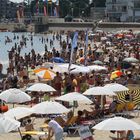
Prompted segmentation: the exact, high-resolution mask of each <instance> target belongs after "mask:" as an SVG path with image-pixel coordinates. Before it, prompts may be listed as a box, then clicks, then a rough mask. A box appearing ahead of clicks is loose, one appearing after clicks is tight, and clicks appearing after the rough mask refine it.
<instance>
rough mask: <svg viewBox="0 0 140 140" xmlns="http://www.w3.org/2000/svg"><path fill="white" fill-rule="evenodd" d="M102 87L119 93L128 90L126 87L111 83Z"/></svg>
mask: <svg viewBox="0 0 140 140" xmlns="http://www.w3.org/2000/svg"><path fill="white" fill-rule="evenodd" d="M104 87H106V88H108V89H110V90H112V91H114V92H120V91H126V90H129V89H128V88H127V87H125V86H123V85H121V84H118V83H111V84H106V85H105V86H104Z"/></svg>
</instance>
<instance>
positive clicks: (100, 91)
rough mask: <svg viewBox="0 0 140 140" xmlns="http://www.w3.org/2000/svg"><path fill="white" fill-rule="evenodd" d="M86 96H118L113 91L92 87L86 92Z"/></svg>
mask: <svg viewBox="0 0 140 140" xmlns="http://www.w3.org/2000/svg"><path fill="white" fill-rule="evenodd" d="M83 94H84V95H110V96H112V95H116V94H115V93H114V92H113V91H112V90H110V89H109V88H106V87H92V88H89V89H88V90H86V91H85V92H84V93H83Z"/></svg>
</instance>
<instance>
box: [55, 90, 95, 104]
mask: <svg viewBox="0 0 140 140" xmlns="http://www.w3.org/2000/svg"><path fill="white" fill-rule="evenodd" d="M55 100H59V101H66V102H74V101H77V102H80V103H86V104H91V103H93V102H92V101H91V100H90V99H89V98H87V97H86V96H84V95H82V94H81V93H78V92H71V93H68V94H65V95H62V96H60V97H58V98H56V99H55Z"/></svg>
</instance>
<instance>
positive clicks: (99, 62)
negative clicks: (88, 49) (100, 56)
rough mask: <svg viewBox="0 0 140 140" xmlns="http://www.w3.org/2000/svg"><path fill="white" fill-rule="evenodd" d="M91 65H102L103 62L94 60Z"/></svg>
mask: <svg viewBox="0 0 140 140" xmlns="http://www.w3.org/2000/svg"><path fill="white" fill-rule="evenodd" d="M93 64H96V65H103V62H102V61H100V60H96V61H94V62H93Z"/></svg>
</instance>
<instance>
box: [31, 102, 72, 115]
mask: <svg viewBox="0 0 140 140" xmlns="http://www.w3.org/2000/svg"><path fill="white" fill-rule="evenodd" d="M32 109H33V112H34V113H36V114H62V113H66V112H69V111H70V110H69V109H67V108H66V107H65V106H63V105H61V104H60V103H58V102H54V101H53V102H52V101H46V102H41V103H39V104H36V105H35V106H33V107H32Z"/></svg>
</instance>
